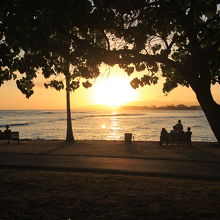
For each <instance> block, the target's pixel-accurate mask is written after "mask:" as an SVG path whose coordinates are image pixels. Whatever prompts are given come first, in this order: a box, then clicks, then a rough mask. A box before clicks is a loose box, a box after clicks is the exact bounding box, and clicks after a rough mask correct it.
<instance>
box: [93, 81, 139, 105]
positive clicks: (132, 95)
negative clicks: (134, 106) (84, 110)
mask: <svg viewBox="0 0 220 220" xmlns="http://www.w3.org/2000/svg"><path fill="white" fill-rule="evenodd" d="M136 98H137V91H136V90H134V89H133V88H132V87H131V86H130V81H129V79H126V78H122V77H111V78H106V79H101V80H100V81H99V82H97V84H96V85H94V90H93V94H92V99H93V101H94V103H95V104H99V105H107V106H109V107H118V106H120V105H123V104H126V103H127V102H130V101H134V100H136Z"/></svg>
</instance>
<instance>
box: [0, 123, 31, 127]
mask: <svg viewBox="0 0 220 220" xmlns="http://www.w3.org/2000/svg"><path fill="white" fill-rule="evenodd" d="M6 125H9V127H15V126H26V125H29V123H16V124H6ZM6 125H0V128H3V127H5V126H6Z"/></svg>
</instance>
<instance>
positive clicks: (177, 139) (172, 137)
mask: <svg viewBox="0 0 220 220" xmlns="http://www.w3.org/2000/svg"><path fill="white" fill-rule="evenodd" d="M191 134H192V133H191ZM191 134H190V133H188V132H184V131H181V132H178V133H175V134H169V133H168V134H166V135H164V136H163V137H160V145H163V143H164V144H166V145H168V144H170V145H174V144H180V145H181V144H182V145H192V141H191Z"/></svg>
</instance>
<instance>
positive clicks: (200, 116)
mask: <svg viewBox="0 0 220 220" xmlns="http://www.w3.org/2000/svg"><path fill="white" fill-rule="evenodd" d="M203 117H204V115H197V116H159V115H158V116H149V117H148V118H150V119H152V118H158V119H159V118H167V119H169V118H178V119H185V118H203Z"/></svg>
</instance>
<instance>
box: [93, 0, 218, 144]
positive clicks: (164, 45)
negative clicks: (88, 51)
mask: <svg viewBox="0 0 220 220" xmlns="http://www.w3.org/2000/svg"><path fill="white" fill-rule="evenodd" d="M93 2H94V4H95V5H96V12H95V13H97V14H102V15H103V16H104V18H102V21H103V24H105V23H107V22H108V19H110V23H111V28H109V24H105V25H106V31H108V33H111V35H110V34H108V36H109V42H110V43H111V42H113V39H114V41H115V40H116V39H119V40H121V41H118V42H122V43H124V46H123V45H122V44H121V43H120V44H119V43H118V44H115V45H113V44H112V43H111V47H109V50H108V52H105V51H102V50H100V53H103V61H104V62H106V63H108V64H110V65H114V64H116V63H118V64H120V66H121V68H123V69H124V70H125V71H126V72H127V73H128V74H129V75H130V74H132V73H133V72H134V71H135V70H136V71H137V72H140V73H142V74H143V75H142V76H141V77H140V78H134V79H133V80H132V82H131V85H132V86H133V87H134V88H138V87H139V86H144V85H151V84H156V83H157V82H158V77H164V78H165V79H166V81H165V83H164V86H163V92H164V93H165V94H167V93H169V92H170V91H171V90H172V89H174V88H176V87H177V86H178V85H182V86H186V87H191V88H192V90H193V91H194V92H195V94H196V97H197V99H198V102H199V103H200V105H201V107H202V109H203V111H204V113H205V115H206V118H207V120H208V122H209V124H210V126H211V128H212V130H213V132H214V134H215V136H216V138H217V140H218V141H219V142H220V123H219V121H220V105H219V104H217V103H216V101H215V100H214V99H213V96H212V93H211V84H219V82H220V65H219V64H220V13H219V11H218V12H217V4H218V3H220V2H219V1H216V0H200V1H197V0H184V1H180V0H166V1H161V0H137V1H132V0H128V1H116V0H108V1H105V0H94V1H93ZM109 17H111V18H109ZM112 17H114V22H112ZM119 46H120V47H119Z"/></svg>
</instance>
